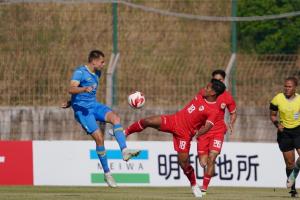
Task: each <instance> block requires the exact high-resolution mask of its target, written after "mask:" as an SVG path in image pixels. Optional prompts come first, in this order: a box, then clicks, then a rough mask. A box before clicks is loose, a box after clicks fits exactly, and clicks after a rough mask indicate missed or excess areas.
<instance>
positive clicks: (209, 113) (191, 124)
mask: <svg viewBox="0 0 300 200" xmlns="http://www.w3.org/2000/svg"><path fill="white" fill-rule="evenodd" d="M217 114H218V110H217V109H215V108H213V107H211V106H209V105H208V102H207V101H206V100H205V99H204V98H203V97H202V95H200V94H197V95H196V96H195V97H194V98H193V100H192V101H191V102H190V103H188V104H187V105H186V106H185V107H184V108H183V109H182V110H180V111H178V112H177V113H176V123H177V125H179V126H180V127H182V128H185V129H187V130H188V131H189V132H190V133H191V135H192V136H194V135H195V134H196V131H197V130H199V129H200V127H201V126H203V125H205V123H206V122H210V123H211V124H212V125H214V123H215V121H216V118H217Z"/></svg>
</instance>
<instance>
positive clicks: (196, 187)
mask: <svg viewBox="0 0 300 200" xmlns="http://www.w3.org/2000/svg"><path fill="white" fill-rule="evenodd" d="M192 191H193V194H194V196H195V197H196V198H201V197H202V192H201V189H200V187H199V185H198V184H196V185H193V186H192Z"/></svg>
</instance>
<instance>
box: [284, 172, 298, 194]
mask: <svg viewBox="0 0 300 200" xmlns="http://www.w3.org/2000/svg"><path fill="white" fill-rule="evenodd" d="M292 171H293V169H288V168H285V172H286V176H287V178H289V176H290V174H291V173H292ZM291 190H294V191H295V190H296V181H295V183H294V185H293V186H292V187H291Z"/></svg>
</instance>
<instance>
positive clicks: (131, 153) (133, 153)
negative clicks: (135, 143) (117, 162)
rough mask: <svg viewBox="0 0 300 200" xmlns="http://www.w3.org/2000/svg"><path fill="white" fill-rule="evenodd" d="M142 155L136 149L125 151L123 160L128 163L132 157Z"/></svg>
mask: <svg viewBox="0 0 300 200" xmlns="http://www.w3.org/2000/svg"><path fill="white" fill-rule="evenodd" d="M139 154H140V150H136V149H127V148H125V149H123V151H122V155H123V160H125V161H128V160H129V159H131V158H132V157H136V156H138V155H139Z"/></svg>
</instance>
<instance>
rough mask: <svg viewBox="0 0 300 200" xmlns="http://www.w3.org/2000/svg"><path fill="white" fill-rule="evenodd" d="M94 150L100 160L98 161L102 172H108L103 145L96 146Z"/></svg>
mask: <svg viewBox="0 0 300 200" xmlns="http://www.w3.org/2000/svg"><path fill="white" fill-rule="evenodd" d="M96 152H97V155H98V158H99V160H100V163H101V165H102V168H103V171H104V173H107V172H109V167H108V162H107V157H106V151H105V147H104V146H96Z"/></svg>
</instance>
